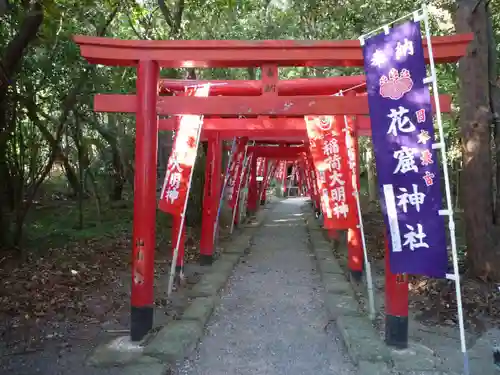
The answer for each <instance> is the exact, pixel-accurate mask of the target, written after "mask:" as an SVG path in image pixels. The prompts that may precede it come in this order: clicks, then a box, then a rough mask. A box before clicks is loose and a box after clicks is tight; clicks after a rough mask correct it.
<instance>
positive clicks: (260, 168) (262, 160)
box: [257, 157, 266, 181]
mask: <svg viewBox="0 0 500 375" xmlns="http://www.w3.org/2000/svg"><path fill="white" fill-rule="evenodd" d="M265 162H266V158H263V157H258V158H257V181H262V179H263V178H264V163H265ZM259 177H262V178H259Z"/></svg>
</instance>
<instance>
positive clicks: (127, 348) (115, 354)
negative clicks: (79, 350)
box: [86, 336, 158, 367]
mask: <svg viewBox="0 0 500 375" xmlns="http://www.w3.org/2000/svg"><path fill="white" fill-rule="evenodd" d="M143 352H144V347H143V346H142V345H140V344H137V343H133V342H131V341H130V337H129V336H122V337H117V338H114V339H113V340H111V341H110V342H106V343H104V344H101V345H98V346H97V347H96V348H95V349H94V350H93V351H92V353H91V354H90V356H89V357H88V358H87V360H86V363H87V364H88V365H90V366H95V367H117V366H118V367H121V366H126V365H128V364H132V363H135V364H137V363H157V362H158V360H156V359H154V358H151V357H147V356H144V355H143Z"/></svg>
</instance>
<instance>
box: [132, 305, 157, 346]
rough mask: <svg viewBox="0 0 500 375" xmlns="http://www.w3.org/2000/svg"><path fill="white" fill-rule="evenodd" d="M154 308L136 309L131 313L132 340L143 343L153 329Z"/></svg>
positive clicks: (133, 308)
mask: <svg viewBox="0 0 500 375" xmlns="http://www.w3.org/2000/svg"><path fill="white" fill-rule="evenodd" d="M153 315H154V310H153V306H145V307H134V306H132V308H131V311H130V339H131V340H132V341H135V342H137V341H141V340H142V339H143V338H144V336H146V335H147V334H148V332H149V330H150V329H151V328H153Z"/></svg>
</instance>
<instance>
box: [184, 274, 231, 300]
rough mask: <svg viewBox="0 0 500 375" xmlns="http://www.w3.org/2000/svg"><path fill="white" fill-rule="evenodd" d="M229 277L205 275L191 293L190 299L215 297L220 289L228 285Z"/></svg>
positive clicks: (224, 275) (225, 275)
mask: <svg viewBox="0 0 500 375" xmlns="http://www.w3.org/2000/svg"><path fill="white" fill-rule="evenodd" d="M227 278H228V275H227V274H220V273H213V272H210V273H207V274H205V275H203V276H202V277H201V279H200V281H198V283H197V284H196V285H195V286H194V287H193V289H191V290H190V291H189V296H190V297H209V296H215V295H217V293H218V292H219V290H220V289H222V288H223V287H224V285H226V282H227Z"/></svg>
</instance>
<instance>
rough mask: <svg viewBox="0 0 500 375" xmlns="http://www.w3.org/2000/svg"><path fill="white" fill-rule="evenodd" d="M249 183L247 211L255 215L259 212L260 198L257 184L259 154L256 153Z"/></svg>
mask: <svg viewBox="0 0 500 375" xmlns="http://www.w3.org/2000/svg"><path fill="white" fill-rule="evenodd" d="M248 185H249V186H248V203H247V205H248V206H247V212H248V214H249V215H255V213H256V212H257V200H258V199H259V189H258V186H257V155H254V156H253V158H252V163H251V166H250V181H249V183H248Z"/></svg>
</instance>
